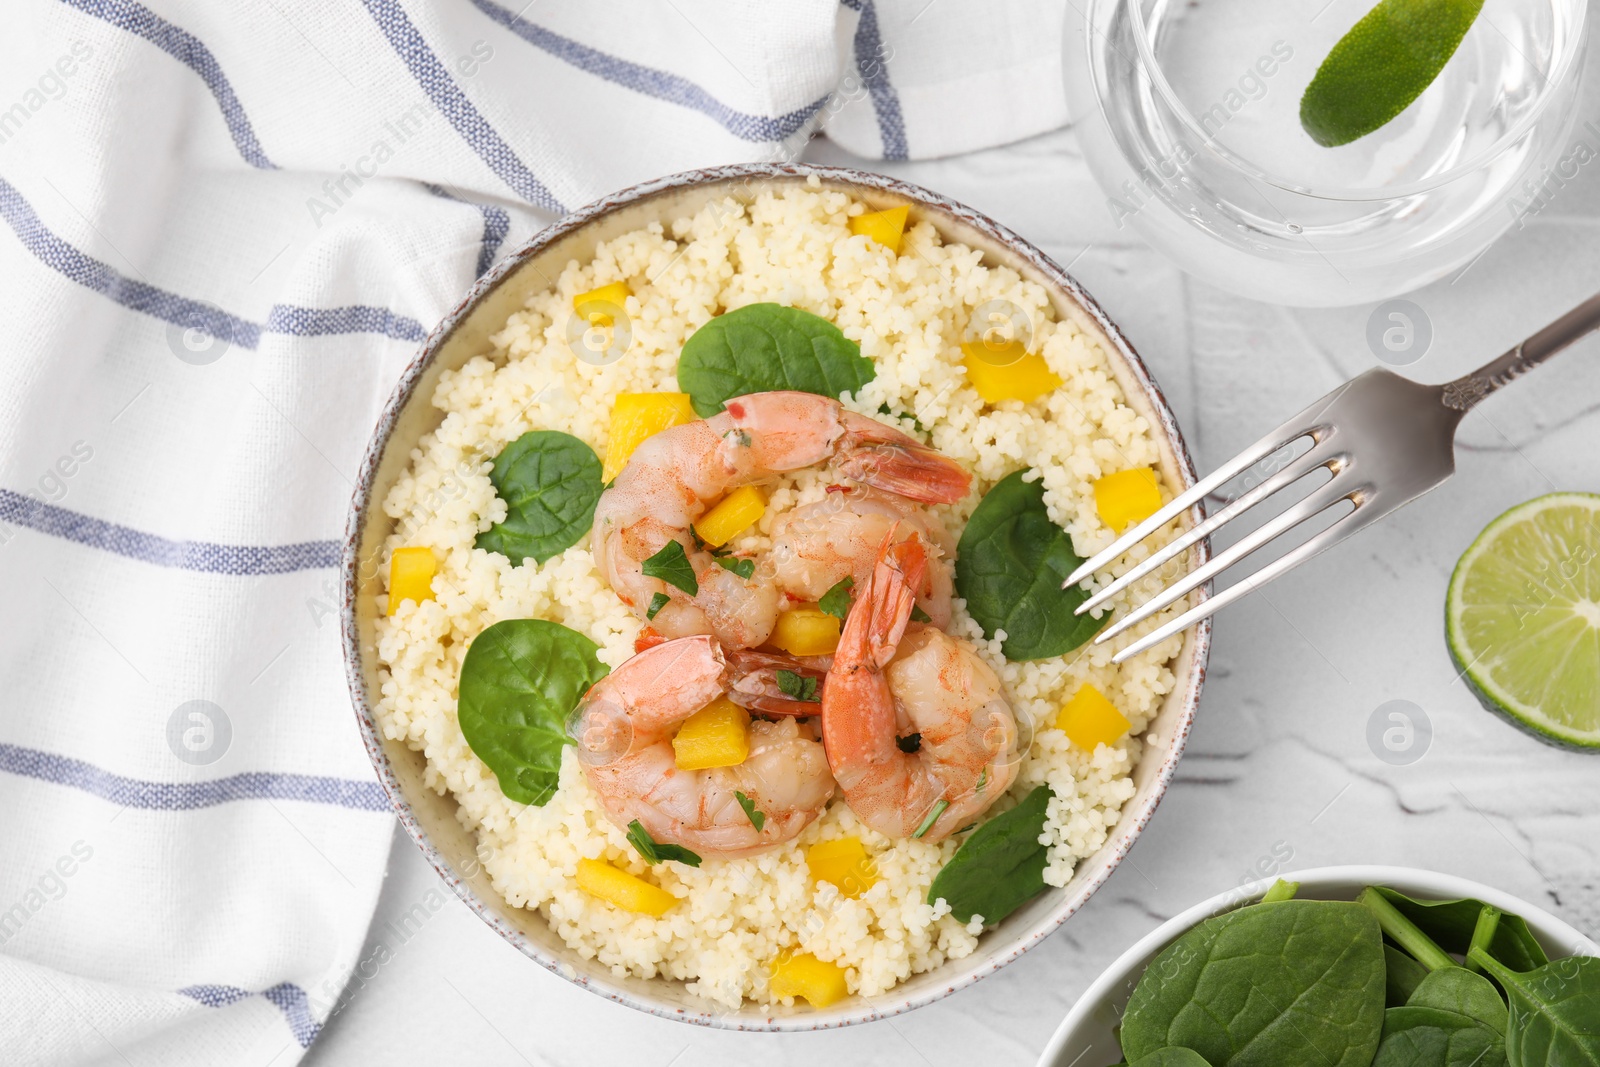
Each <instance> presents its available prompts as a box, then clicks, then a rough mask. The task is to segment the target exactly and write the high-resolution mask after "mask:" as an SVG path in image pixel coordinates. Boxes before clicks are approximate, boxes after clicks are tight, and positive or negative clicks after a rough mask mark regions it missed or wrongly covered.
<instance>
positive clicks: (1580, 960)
mask: <svg viewBox="0 0 1600 1067" xmlns="http://www.w3.org/2000/svg"><path fill="white" fill-rule="evenodd" d="M1507 918H1510V916H1507ZM1472 959H1473V960H1474V961H1475V962H1476V963H1477V964H1478V965H1479V966H1480V967H1482V968H1483V969H1484V970H1485V971H1487V972H1489V974H1490V975H1491V976H1492V977H1493V978H1494V980H1495V981H1497V982H1499V983H1500V988H1502V989H1504V990H1505V991H1506V999H1507V1000H1508V1001H1510V1007H1511V1022H1510V1024H1509V1025H1508V1026H1507V1028H1506V1058H1507V1059H1508V1060H1509V1061H1510V1063H1511V1067H1600V958H1597V957H1594V956H1569V957H1568V958H1566V959H1564V960H1556V961H1555V962H1554V963H1547V964H1545V965H1544V966H1542V967H1536V968H1534V969H1533V970H1531V971H1527V972H1518V971H1515V970H1513V969H1512V968H1510V967H1507V966H1506V965H1505V964H1504V963H1501V962H1500V961H1499V960H1497V959H1495V958H1494V957H1493V956H1490V955H1489V954H1488V953H1487V952H1484V951H1483V950H1482V949H1473V950H1472Z"/></svg>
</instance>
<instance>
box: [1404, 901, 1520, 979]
mask: <svg viewBox="0 0 1600 1067" xmlns="http://www.w3.org/2000/svg"><path fill="white" fill-rule="evenodd" d="M1374 888H1376V890H1377V891H1378V892H1379V893H1380V894H1381V895H1382V896H1383V897H1384V899H1385V900H1387V901H1388V902H1389V903H1391V904H1393V905H1394V906H1395V910H1396V911H1398V912H1399V913H1400V914H1401V915H1404V916H1405V917H1406V918H1408V919H1410V920H1411V921H1412V922H1413V923H1416V925H1417V927H1418V928H1419V929H1420V930H1421V931H1422V932H1423V933H1425V934H1427V935H1428V936H1429V937H1431V938H1433V940H1434V941H1435V942H1437V943H1438V945H1439V947H1440V948H1442V949H1444V950H1445V951H1446V952H1453V953H1455V954H1456V955H1458V956H1459V955H1465V954H1466V951H1467V949H1468V948H1469V947H1470V946H1471V944H1472V931H1473V930H1474V929H1476V928H1477V925H1478V914H1479V912H1481V911H1482V910H1483V908H1484V903H1483V901H1481V900H1472V899H1470V898H1467V899H1462V900H1413V899H1412V898H1410V897H1408V896H1406V895H1405V894H1404V893H1401V892H1399V891H1398V890H1394V889H1389V888H1387V887H1386V886H1376V887H1374ZM1489 952H1490V954H1491V955H1493V956H1494V957H1495V959H1497V960H1499V961H1500V962H1502V963H1504V964H1505V965H1506V966H1508V967H1510V968H1512V969H1513V970H1518V971H1531V970H1533V969H1534V968H1535V967H1539V966H1542V965H1544V964H1546V963H1548V962H1550V961H1549V957H1547V956H1546V955H1545V952H1544V949H1543V948H1542V947H1541V946H1540V945H1539V940H1538V938H1536V937H1534V936H1533V931H1531V930H1530V929H1528V923H1527V921H1526V920H1524V919H1523V918H1522V917H1521V916H1520V915H1513V914H1511V913H1510V912H1506V913H1505V914H1503V915H1501V916H1500V925H1499V926H1498V927H1496V929H1495V934H1494V940H1493V942H1492V943H1491V947H1490V949H1489Z"/></svg>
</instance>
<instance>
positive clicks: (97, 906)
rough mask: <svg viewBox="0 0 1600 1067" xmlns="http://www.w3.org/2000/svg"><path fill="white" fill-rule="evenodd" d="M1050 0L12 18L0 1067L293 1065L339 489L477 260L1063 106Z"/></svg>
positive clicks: (385, 838) (370, 903) (319, 902)
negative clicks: (545, 233)
mask: <svg viewBox="0 0 1600 1067" xmlns="http://www.w3.org/2000/svg"><path fill="white" fill-rule="evenodd" d="M1061 18H1062V14H1061V10H1060V8H1059V6H1058V5H1054V4H1045V3H1043V2H1039V0H1014V2H1010V3H1006V4H990V5H984V6H983V7H982V8H981V9H980V8H979V7H978V6H977V5H974V4H972V3H970V2H962V0H905V2H900V0H876V2H874V0H844V3H843V4H839V3H835V2H833V0H786V2H785V3H781V4H780V3H765V4H752V3H735V2H732V0H667V2H664V3H648V4H646V3H640V2H638V0H631V2H628V0H584V2H583V3H577V2H575V0H507V2H500V0H448V2H447V0H360V2H352V3H344V4H319V3H312V2H310V0H278V2H275V3H265V4H218V3H214V2H204V0H149V2H148V3H139V2H135V0H17V2H15V3H13V4H12V5H11V7H10V19H9V21H8V24H7V32H6V33H5V34H4V35H3V37H0V56H3V62H0V70H4V71H5V72H6V73H5V75H4V77H3V79H0V217H3V218H4V221H5V224H6V228H5V229H0V278H3V285H0V294H3V295H0V301H3V307H4V312H5V313H4V314H3V315H0V351H3V352H4V356H3V357H0V589H3V590H4V599H5V603H6V606H7V609H8V610H7V611H5V612H4V614H3V617H0V677H3V678H4V691H3V694H0V706H3V707H4V709H5V710H4V714H0V810H3V811H4V812H5V813H6V815H7V818H6V822H5V826H4V829H3V830H0V1062H4V1063H6V1064H13V1065H14V1064H28V1063H41V1064H43V1063H49V1064H72V1063H91V1062H93V1063H125V1064H161V1065H168V1067H170V1065H182V1064H189V1063H195V1064H202V1063H203V1064H208V1065H215V1064H230V1063H240V1064H245V1063H249V1064H261V1063H267V1062H271V1063H273V1064H276V1065H279V1067H282V1065H284V1064H288V1063H291V1062H293V1061H295V1060H296V1059H298V1058H299V1056H300V1054H301V1052H302V1050H303V1049H304V1048H305V1047H307V1046H309V1045H310V1043H311V1042H312V1040H313V1039H314V1038H315V1036H316V1034H317V1032H318V1030H319V1028H320V1027H322V1026H323V1025H325V1024H326V1022H327V1020H328V1018H329V1017H330V1015H331V1014H332V1013H334V1012H336V1011H337V1010H338V1009H339V1007H340V1006H341V1005H342V1004H343V1003H344V999H345V998H344V995H343V992H342V991H343V990H344V988H345V985H346V981H347V979H348V977H349V976H350V974H351V972H352V969H353V968H354V967H355V966H356V965H357V963H358V956H359V953H360V950H361V946H362V942H363V937H364V935H365V932H366V928H367V925H368V922H369V920H370V917H371V914H372V911H373V907H374V904H375V901H376V898H377V895H378V891H379V886H380V884H381V882H382V877H383V871H384V863H385V858H386V855H387V853H388V849H389V845H390V840H391V830H392V827H393V821H392V819H391V817H390V814H389V808H388V805H387V803H386V800H385V798H384V796H383V794H382V792H381V791H380V789H379V788H378V786H377V784H376V781H375V779H374V777H373V774H372V772H371V769H370V767H369V765H368V764H367V761H366V757H365V755H364V753H363V750H362V747H361V745H360V743H359V741H358V738H357V735H356V731H355V726H354V722H353V720H352V716H351V714H350V709H349V704H348V698H347V697H346V694H345V686H344V681H343V669H342V666H341V661H340V648H339V640H338V629H339V627H338V591H337V588H336V583H335V572H334V567H335V564H336V561H337V559H338V557H339V552H340V537H341V534H342V530H343V527H344V520H345V514H346V510H347V508H348V505H349V499H350V493H351V488H352V481H351V480H352V477H353V475H354V472H355V470H356V466H357V464H358V462H359V458H360V456H361V453H362V450H363V448H364V446H365V445H366V442H367V439H368V436H369V434H370V433H371V430H372V427H373V425H374V423H375V420H376V417H377V414H378V412H379V410H380V407H381V405H382V403H383V402H384V400H385V399H386V397H387V396H388V394H389V392H390V390H391V388H392V386H393V384H394V381H395V378H396V377H397V375H398V373H399V370H400V368H401V366H402V365H403V364H404V363H405V361H406V360H408V359H409V358H410V357H411V355H412V354H413V353H414V351H415V349H416V345H417V342H418V341H420V340H421V339H422V338H423V336H424V335H425V334H426V333H427V331H428V329H429V328H430V327H431V326H432V325H433V324H434V323H435V322H436V321H437V320H438V319H439V318H440V316H441V315H442V314H443V313H444V312H445V311H446V310H447V309H448V308H450V307H451V306H452V305H453V304H454V302H455V301H456V300H457V299H458V297H459V295H460V293H461V292H462V291H463V290H465V289H466V287H467V286H468V285H469V284H470V283H471V282H472V280H473V278H474V277H476V276H477V275H479V274H481V273H482V272H483V271H484V270H485V269H487V267H488V266H489V264H490V263H491V262H492V261H493V260H494V259H495V258H496V256H497V255H498V254H499V253H500V252H502V251H504V250H506V249H509V248H512V247H514V246H515V245H516V244H518V243H520V242H521V241H523V240H524V239H525V238H527V237H528V236H529V235H530V234H531V233H533V232H534V231H535V230H536V229H537V228H539V227H540V226H542V225H544V224H545V223H547V222H548V221H549V220H550V219H551V218H553V217H554V216H556V215H558V214H560V213H561V212H563V211H565V210H567V209H568V208H571V207H573V206H576V205H579V204H582V203H584V202H586V201H588V200H590V199H592V198H594V197H596V196H598V195H600V194H602V193H605V192H607V191H610V190H612V189H615V188H618V187H621V186H624V185H628V184H631V183H633V182H636V181H640V180H643V179H646V178H650V177H654V176H657V175H661V174H667V173H671V172H674V171H680V170H685V169H689V168H692V167H697V166H703V165H708V164H715V163H728V162H735V161H744V160H763V159H778V158H793V157H794V156H796V155H797V154H798V153H799V151H800V150H801V148H802V147H803V146H804V144H805V143H806V142H807V140H808V139H809V138H810V137H812V136H814V135H816V134H817V133H818V132H819V131H822V132H825V133H826V135H827V136H830V137H833V138H836V139H837V140H838V141H839V142H840V143H841V144H842V145H843V146H845V147H846V148H848V149H849V150H851V151H853V152H856V153H858V154H860V155H864V156H871V157H882V158H885V159H908V158H916V157H923V156H930V155H937V154H941V153H950V152H961V151H966V150H969V149H973V148H978V147H981V146H983V145H987V144H994V143H997V142H1000V141H1005V140H1009V139H1013V138H1018V137H1023V136H1027V135H1029V134H1032V133H1035V132H1039V131H1042V130H1045V129H1049V128H1050V127H1052V126H1055V125H1058V124H1060V123H1061V122H1062V121H1064V111H1063V107H1062V104H1061V100H1060V93H1059V91H1058V87H1057V83H1058V81H1059V62H1060V61H1059V44H1060V22H1061Z"/></svg>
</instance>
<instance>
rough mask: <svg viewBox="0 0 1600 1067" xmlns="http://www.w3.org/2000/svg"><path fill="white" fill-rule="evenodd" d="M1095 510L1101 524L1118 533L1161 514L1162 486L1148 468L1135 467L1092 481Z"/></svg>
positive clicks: (1153, 472) (1154, 473)
mask: <svg viewBox="0 0 1600 1067" xmlns="http://www.w3.org/2000/svg"><path fill="white" fill-rule="evenodd" d="M1094 509H1095V510H1096V511H1098V512H1099V513H1100V521H1101V522H1103V523H1105V524H1106V525H1107V526H1109V527H1111V528H1112V529H1113V530H1115V531H1116V532H1117V533H1121V532H1122V531H1123V530H1125V529H1127V528H1128V527H1129V526H1131V525H1132V524H1134V523H1136V522H1143V521H1144V520H1145V519H1148V518H1149V517H1150V516H1152V515H1154V514H1155V513H1156V512H1158V511H1160V510H1161V486H1160V483H1158V482H1157V481H1156V472H1155V471H1153V470H1151V469H1150V468H1149V467H1134V468H1133V469H1132V470H1125V471H1118V472H1117V473H1115V474H1108V475H1106V476H1105V477H1104V478H1097V479H1095V483H1094Z"/></svg>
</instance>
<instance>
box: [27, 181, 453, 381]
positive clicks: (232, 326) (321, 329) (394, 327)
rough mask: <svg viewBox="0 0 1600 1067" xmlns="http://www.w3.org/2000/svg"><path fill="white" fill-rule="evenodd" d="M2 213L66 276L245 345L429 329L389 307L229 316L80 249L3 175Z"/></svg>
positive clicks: (284, 309)
mask: <svg viewBox="0 0 1600 1067" xmlns="http://www.w3.org/2000/svg"><path fill="white" fill-rule="evenodd" d="M0 217H4V219H5V220H6V222H7V223H8V224H9V225H10V227H11V229H12V230H14V231H15V232H16V235H17V237H18V239H20V240H21V241H22V244H23V246H24V247H26V248H27V249H28V251H30V252H32V253H33V254H34V255H35V256H36V257H38V259H39V260H40V261H41V262H43V263H44V264H45V266H47V267H50V268H51V269H53V270H55V271H56V272H58V273H60V274H62V275H63V276H65V277H67V278H69V279H71V280H72V281H75V282H77V283H78V284H79V285H82V286H84V287H85V288H87V289H93V290H94V291H95V292H97V293H100V294H102V295H104V296H106V297H109V298H110V299H112V300H114V301H116V302H117V303H119V304H121V305H122V306H123V307H125V308H129V309H131V310H133V311H142V312H144V313H145V314H146V315H151V316H154V317H155V318H158V319H161V320H162V321H163V322H170V323H172V324H173V325H174V326H181V327H183V328H184V329H186V330H188V329H199V330H203V331H205V332H206V333H208V334H210V335H211V336H212V337H216V338H221V339H224V340H226V341H228V342H229V343H230V344H235V345H238V346H240V347H241V348H249V349H254V348H256V347H257V346H258V345H260V343H261V335H262V334H264V333H281V334H292V335H294V336H297V337H320V336H323V335H326V334H336V333H377V334H382V335H384V336H385V337H391V338H393V339H394V340H396V341H420V340H422V339H423V338H424V337H426V336H427V331H426V330H424V329H423V328H422V324H421V323H419V322H418V321H417V320H416V319H413V318H408V317H407V316H405V315H396V314H395V313H394V312H392V311H388V310H386V309H384V308H374V307H364V306H360V305H355V306H351V307H341V308H301V307H292V306H290V305H287V304H275V305H273V307H272V308H271V310H270V311H269V312H268V314H267V321H266V322H265V323H258V322H251V321H250V320H248V319H242V318H239V317H238V316H237V315H230V314H229V313H227V312H226V311H221V310H219V309H217V308H214V307H212V306H210V305H209V304H205V303H202V302H201V301H199V300H192V299H190V298H189V297H186V296H179V295H178V294H177V293H170V292H168V291H167V290H165V289H158V288H156V287H155V286H153V285H149V284H147V283H145V282H141V281H135V280H134V279H132V278H129V277H127V276H125V275H123V274H121V273H120V272H118V271H117V270H115V269H114V268H112V267H111V266H109V265H108V264H105V263H102V262H100V261H99V260H98V259H95V258H94V257H93V256H91V255H89V254H87V253H85V252H80V251H79V250H78V249H76V248H74V247H73V246H72V245H70V244H68V243H67V242H66V241H64V240H62V239H61V238H60V237H57V236H56V235H55V234H54V233H52V232H51V231H50V230H49V229H48V228H47V227H46V226H45V224H44V223H43V222H42V221H40V219H39V216H38V214H36V213H35V212H34V210H33V206H32V205H31V204H29V203H28V201H27V200H26V199H24V198H23V196H22V194H21V193H19V192H17V190H16V188H15V187H13V186H12V185H11V183H10V182H8V181H6V180H5V179H4V178H0Z"/></svg>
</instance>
